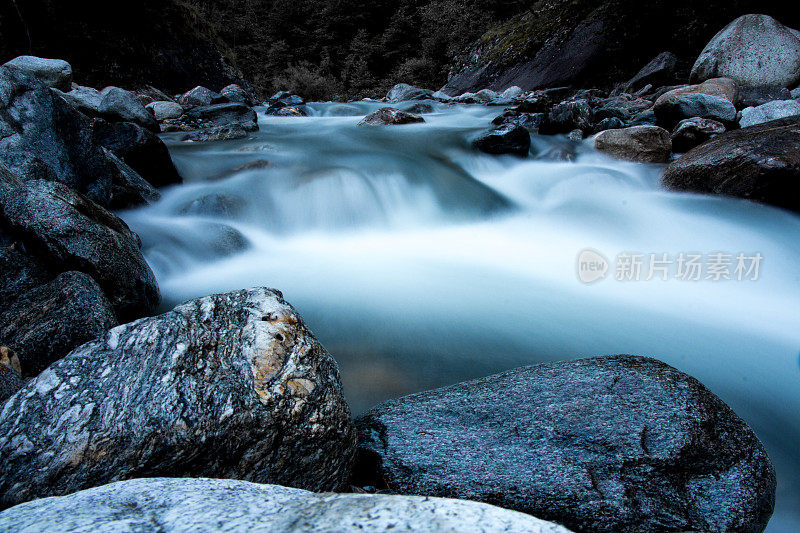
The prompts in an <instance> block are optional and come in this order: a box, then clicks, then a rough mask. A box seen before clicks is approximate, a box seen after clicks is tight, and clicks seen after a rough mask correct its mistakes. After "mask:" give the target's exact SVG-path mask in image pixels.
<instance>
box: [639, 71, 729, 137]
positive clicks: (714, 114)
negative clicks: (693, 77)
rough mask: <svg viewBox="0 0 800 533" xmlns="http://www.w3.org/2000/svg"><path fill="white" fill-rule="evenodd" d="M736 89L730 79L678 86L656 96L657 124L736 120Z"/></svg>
mask: <svg viewBox="0 0 800 533" xmlns="http://www.w3.org/2000/svg"><path fill="white" fill-rule="evenodd" d="M738 100H739V87H738V85H737V84H736V82H735V81H733V80H732V79H730V78H715V79H712V80H707V81H704V82H703V83H701V84H698V85H689V86H686V87H679V88H677V89H673V90H671V91H668V92H666V93H664V94H662V95H661V96H659V97H658V98H657V99H656V101H655V104H654V105H653V112H654V113H655V114H656V117H657V118H658V120H659V122H660V123H661V124H663V125H665V126H666V127H668V128H671V127H672V126H673V125H675V124H676V123H677V122H679V121H681V120H683V119H687V118H694V117H701V118H710V119H714V120H720V121H723V122H726V121H727V122H733V121H735V120H736V103H737V102H738Z"/></svg>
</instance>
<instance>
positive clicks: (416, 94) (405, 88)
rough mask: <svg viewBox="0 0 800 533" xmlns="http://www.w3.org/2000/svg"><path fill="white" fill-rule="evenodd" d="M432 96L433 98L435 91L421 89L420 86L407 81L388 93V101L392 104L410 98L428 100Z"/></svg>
mask: <svg viewBox="0 0 800 533" xmlns="http://www.w3.org/2000/svg"><path fill="white" fill-rule="evenodd" d="M430 98H433V91H431V90H428V89H420V88H419V87H414V86H412V85H408V84H407V83H398V84H397V85H395V86H394V87H392V88H391V89H389V92H388V93H386V101H387V102H389V103H390V104H396V103H398V102H406V101H408V100H428V99H430Z"/></svg>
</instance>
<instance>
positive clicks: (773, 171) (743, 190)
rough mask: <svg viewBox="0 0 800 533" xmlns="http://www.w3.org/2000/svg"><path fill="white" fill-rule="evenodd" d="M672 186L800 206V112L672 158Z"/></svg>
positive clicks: (667, 175)
mask: <svg viewBox="0 0 800 533" xmlns="http://www.w3.org/2000/svg"><path fill="white" fill-rule="evenodd" d="M662 182H663V184H664V185H665V186H666V187H667V188H669V189H672V190H677V191H692V192H699V193H707V194H720V195H724V196H734V197H738V198H747V199H750V200H755V201H757V202H763V203H767V204H772V205H776V206H779V207H784V208H787V209H792V210H794V211H797V212H800V117H789V118H784V119H779V120H774V121H772V122H765V123H764V124H759V125H757V126H751V127H749V128H744V129H741V130H735V131H729V132H727V133H724V134H722V135H720V136H718V137H715V138H714V139H712V140H710V141H708V142H706V143H704V144H702V145H700V146H698V147H697V148H695V149H694V150H691V151H690V152H688V153H686V154H685V155H683V156H682V157H681V158H680V159H678V160H676V161H673V162H672V163H671V164H670V165H669V166H668V167H667V169H666V171H665V172H664V177H663V180H662Z"/></svg>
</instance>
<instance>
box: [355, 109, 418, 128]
mask: <svg viewBox="0 0 800 533" xmlns="http://www.w3.org/2000/svg"><path fill="white" fill-rule="evenodd" d="M418 122H425V119H424V118H422V117H421V116H419V115H415V114H413V113H406V112H405V111H400V110H399V109H395V108H393V107H382V108H381V109H378V110H377V111H373V112H372V113H370V114H369V115H367V116H366V117H364V118H363V119H361V122H359V123H358V124H357V125H358V126H398V125H401V124H415V123H418Z"/></svg>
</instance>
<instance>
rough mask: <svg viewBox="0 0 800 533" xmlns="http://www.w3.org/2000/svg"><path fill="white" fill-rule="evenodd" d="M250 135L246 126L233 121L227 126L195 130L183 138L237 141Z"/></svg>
mask: <svg viewBox="0 0 800 533" xmlns="http://www.w3.org/2000/svg"><path fill="white" fill-rule="evenodd" d="M249 135H250V134H249V132H248V131H247V130H246V129H245V128H244V126H242V125H241V124H238V123H233V124H228V125H226V126H216V127H213V128H204V129H201V130H198V131H193V132H191V133H189V134H188V135H186V136H185V137H184V138H183V140H184V141H192V142H212V141H235V140H237V139H246V138H247V137H248V136H249Z"/></svg>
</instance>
